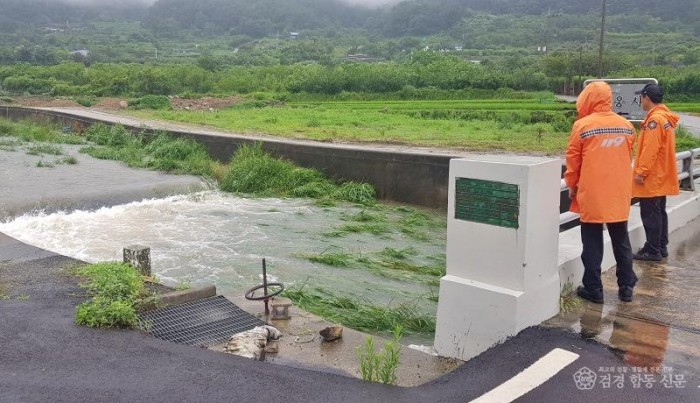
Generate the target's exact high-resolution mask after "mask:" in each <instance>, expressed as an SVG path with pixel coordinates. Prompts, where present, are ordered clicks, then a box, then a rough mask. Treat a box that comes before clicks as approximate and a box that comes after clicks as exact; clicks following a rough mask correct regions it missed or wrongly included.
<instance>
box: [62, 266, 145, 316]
mask: <svg viewBox="0 0 700 403" xmlns="http://www.w3.org/2000/svg"><path fill="white" fill-rule="evenodd" d="M77 275H78V276H81V277H83V278H85V281H84V282H82V283H81V284H80V286H81V287H82V288H84V289H85V290H86V291H87V293H88V294H89V295H90V296H91V298H90V299H89V300H88V301H86V302H83V303H82V304H80V305H78V307H77V308H76V315H75V323H77V324H79V325H85V326H90V327H133V326H135V325H136V324H137V322H138V317H137V315H136V309H137V307H138V305H139V304H140V303H141V301H142V300H143V299H144V298H145V297H146V291H145V286H144V284H143V280H142V279H141V276H140V275H139V274H138V272H137V271H136V269H134V268H133V267H131V266H130V265H128V264H125V263H119V262H105V263H97V264H92V265H89V266H84V267H82V268H80V269H78V271H77Z"/></svg>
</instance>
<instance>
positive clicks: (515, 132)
mask: <svg viewBox="0 0 700 403" xmlns="http://www.w3.org/2000/svg"><path fill="white" fill-rule="evenodd" d="M131 113H133V114H135V115H138V116H140V117H144V118H152V119H164V120H170V121H177V122H185V123H193V124H200V125H206V126H210V127H214V128H218V129H222V130H225V131H230V132H234V133H240V134H269V135H275V136H281V137H286V138H295V139H309V140H316V141H336V142H360V143H391V144H406V145H413V146H423V147H436V148H451V149H460V150H470V151H506V152H526V153H536V154H550V155H553V154H560V153H561V152H562V151H563V150H564V147H565V146H566V142H567V140H568V136H569V130H570V129H571V123H572V122H573V118H574V115H575V112H574V106H573V105H571V104H566V103H560V102H555V101H554V100H553V99H542V100H540V99H526V100H463V101H459V100H448V101H324V102H316V101H313V102H287V103H281V102H280V103H267V102H263V101H251V102H250V103H242V104H239V105H236V106H233V107H230V108H227V109H224V110H218V111H213V112H209V111H208V112H202V111H182V110H178V111H175V110H155V111H154V110H148V111H133V112H131Z"/></svg>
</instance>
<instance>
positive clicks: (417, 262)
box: [0, 191, 445, 314]
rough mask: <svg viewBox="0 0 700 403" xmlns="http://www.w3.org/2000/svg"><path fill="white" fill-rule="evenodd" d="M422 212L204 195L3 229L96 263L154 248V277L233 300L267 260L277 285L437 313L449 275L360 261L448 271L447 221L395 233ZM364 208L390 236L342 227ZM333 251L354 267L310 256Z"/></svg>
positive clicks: (34, 218)
mask: <svg viewBox="0 0 700 403" xmlns="http://www.w3.org/2000/svg"><path fill="white" fill-rule="evenodd" d="M416 211H417V212H418V213H419V214H424V213H422V212H421V211H420V210H416V209H406V208H402V207H398V206H386V205H384V206H382V207H380V208H379V209H377V208H373V207H369V208H367V207H362V206H356V205H338V206H334V207H320V206H317V205H315V204H314V202H313V201H312V200H305V199H272V198H269V199H268V198H243V197H237V196H233V195H230V194H226V193H223V192H219V191H204V192H198V193H193V194H189V195H182V196H173V197H168V198H164V199H152V200H144V201H140V202H134V203H129V204H124V205H119V206H114V207H109V208H101V209H98V210H95V211H74V212H70V213H63V212H58V213H53V214H43V213H30V214H26V215H23V216H21V217H17V218H15V219H12V220H11V221H6V222H3V223H0V231H2V232H4V233H6V234H8V235H10V236H13V237H15V238H17V239H20V240H21V241H23V242H26V243H28V244H31V245H34V246H38V247H41V248H44V249H47V250H50V251H53V252H57V253H60V254H63V255H66V256H70V257H74V258H77V259H81V260H84V261H87V262H99V261H106V260H121V258H122V248H123V247H125V246H128V245H133V244H139V245H146V246H149V247H150V248H151V257H152V262H153V263H152V265H153V272H154V274H155V275H156V276H157V277H158V278H159V279H161V280H162V281H163V282H164V283H166V284H170V285H177V284H183V283H184V284H190V285H195V284H199V283H215V284H216V286H217V288H218V290H219V293H223V294H234V295H243V294H244V292H245V290H247V289H249V288H250V287H252V286H255V285H258V284H260V283H261V279H262V265H261V261H262V259H263V258H266V262H267V273H268V278H269V280H271V281H281V282H283V283H284V284H285V286H286V287H288V288H289V287H292V286H295V285H296V286H298V285H301V284H305V287H320V288H322V289H326V290H330V291H332V292H333V293H334V294H337V295H347V296H352V297H355V298H359V299H363V300H367V301H370V302H372V303H375V304H398V303H402V302H411V301H418V304H417V306H418V307H419V308H420V310H422V311H424V312H425V313H428V314H435V311H436V307H437V304H436V302H435V299H436V298H435V297H436V296H437V295H438V279H439V276H436V275H425V274H422V273H411V272H408V271H406V272H402V271H400V270H396V269H395V268H386V269H382V270H379V271H378V270H377V269H376V266H375V269H374V270H370V269H368V267H364V266H363V264H362V263H358V260H359V261H360V262H361V261H363V259H364V260H367V259H369V260H373V261H382V259H383V257H382V256H384V257H385V256H386V252H387V251H405V252H406V251H407V252H409V253H407V254H406V256H404V257H402V258H401V259H403V260H405V261H406V262H407V263H409V264H410V265H411V266H412V267H413V266H431V267H439V266H440V265H442V267H444V257H445V227H444V219H441V218H438V219H437V222H438V223H439V225H429V226H423V227H418V228H416V231H417V232H419V234H418V235H420V236H419V237H418V238H420V239H417V238H416V236H415V234H414V235H413V236H409V235H406V234H405V233H404V232H401V231H400V230H399V229H398V228H395V227H394V225H393V223H397V222H401V220H402V219H405V218H406V216H407V215H409V214H415V212H416ZM362 212H369V213H370V214H372V215H374V214H376V215H378V216H381V217H383V218H382V219H383V220H384V222H386V223H388V227H389V230H388V231H384V232H382V233H379V234H372V233H369V232H348V231H340V229H342V228H343V226H347V225H352V224H353V217H355V216H357V215H358V214H361V213H362ZM430 214H432V215H433V219H434V217H435V216H436V215H435V214H434V213H430ZM370 224H371V223H370ZM329 254H343V255H346V256H350V257H351V258H352V259H351V260H352V263H351V264H348V265H346V266H338V267H335V266H330V265H326V264H322V263H314V262H312V261H310V260H309V259H308V257H309V256H325V255H329Z"/></svg>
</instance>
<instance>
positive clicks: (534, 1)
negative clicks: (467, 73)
mask: <svg viewBox="0 0 700 403" xmlns="http://www.w3.org/2000/svg"><path fill="white" fill-rule="evenodd" d="M68 1H70V3H68ZM85 1H87V0H80V1H78V0H0V10H2V12H0V65H2V64H4V65H13V64H18V63H27V64H30V65H40V66H50V65H57V64H61V63H65V62H78V63H82V64H84V65H85V66H86V67H89V66H92V65H96V64H103V63H139V64H144V65H152V66H166V65H183V64H184V65H190V66H191V65H195V66H197V67H198V68H199V69H201V71H205V72H221V71H226V70H227V69H229V68H231V67H235V66H244V67H270V66H278V65H282V66H292V65H304V66H306V65H313V66H317V65H318V66H323V67H324V68H327V69H329V71H339V70H338V69H335V68H336V67H337V66H341V65H344V64H348V63H358V62H361V63H395V64H397V65H403V64H413V65H415V64H416V63H418V64H421V63H424V62H425V60H430V63H431V65H433V66H437V65H438V64H442V65H449V66H453V64H454V67H455V68H460V69H462V70H464V67H463V65H464V63H470V64H478V65H480V66H481V67H479V68H478V69H477V70H479V71H480V72H479V74H482V75H483V76H488V77H490V76H491V75H493V74H495V75H496V76H497V77H496V78H495V80H496V81H495V82H494V83H492V84H489V86H495V87H499V86H506V87H508V88H512V89H523V90H540V89H544V88H547V89H551V90H555V91H559V92H571V91H573V90H574V89H575V88H578V87H580V83H581V82H582V81H583V80H585V79H586V78H588V77H595V76H597V75H599V74H600V73H601V69H600V67H601V66H600V64H599V63H600V62H601V60H600V59H599V55H598V50H599V38H600V27H601V10H602V4H603V0H592V1H581V0H406V1H401V2H399V3H397V4H395V5H387V6H383V7H379V8H368V7H361V6H358V5H351V4H350V3H349V2H348V1H343V0H198V1H193V0H157V1H155V2H151V1H149V0H122V1H119V2H108V1H106V0H105V1H101V0H91V1H87V3H85ZM77 4H83V6H78V5H77ZM148 4H150V6H148ZM606 4H607V8H606V24H605V27H606V30H605V32H606V33H605V46H604V57H603V60H602V73H603V75H607V76H629V75H634V76H654V77H658V78H660V79H662V80H667V81H668V82H669V83H670V82H675V83H676V84H674V85H676V86H677V88H679V89H683V88H686V87H688V85H686V84H684V83H686V82H692V83H696V82H697V81H698V80H700V78H698V73H697V72H698V71H700V24H699V23H698V21H700V1H698V0H666V1H664V2H654V3H645V4H641V3H640V2H638V1H632V0H606ZM430 52H434V53H436V54H438V53H439V54H440V55H441V56H440V55H432V56H430V55H425V54H424V53H430ZM448 56H449V57H448ZM426 58H427V59H426ZM403 68H404V67H401V68H399V69H398V70H396V71H403V70H402V69H403ZM450 68H452V67H450ZM334 69H335V70H334ZM19 70H20V71H25V70H22V69H19ZM301 70H303V69H299V70H298V71H301ZM307 70H309V69H307ZM389 70H391V69H389ZM408 70H410V68H409V69H408ZM8 71H9V70H8ZM13 71H14V70H13ZM392 71H393V70H392ZM455 71H457V70H455ZM7 74H10V75H12V74H11V73H7ZM455 74H456V73H455ZM456 76H458V74H457V75H456ZM456 76H455V77H456ZM25 78H27V79H28V78H29V77H7V78H6V82H5V83H4V84H3V83H0V91H2V89H3V88H2V87H3V86H4V88H5V89H7V88H12V89H13V91H22V90H24V91H27V92H36V91H38V90H37V88H42V89H43V88H53V89H52V90H51V91H54V92H56V91H58V92H61V91H65V89H63V90H60V91H59V90H58V89H57V87H56V85H54V84H51V83H41V84H40V85H37V83H36V82H35V81H32V80H29V81H28V80H26V79H25ZM42 79H43V78H42ZM7 80H9V81H7ZM331 81H333V83H334V84H333V85H331V86H330V87H333V88H335V87H336V84H335V82H336V81H335V78H333V79H332V80H331ZM458 81H459V80H458ZM398 82H402V83H408V84H405V85H409V86H417V87H418V88H420V86H422V85H423V84H421V83H420V80H418V81H416V80H414V78H410V79H408V80H405V81H395V82H394V83H393V84H388V83H378V88H383V87H386V88H393V87H394V84H395V83H398ZM10 84H12V85H10ZM71 85H74V84H71ZM402 85H403V84H402ZM118 87H119V86H118ZM281 87H284V86H281ZM349 88H350V87H348V88H345V86H342V85H341V86H339V87H338V89H339V90H340V91H344V90H348V89H349ZM693 88H694V87H693ZM71 91H73V90H71ZM324 91H325V90H324ZM334 91H335V90H334ZM69 92H70V91H69ZM683 92H684V93H687V94H689V96H691V97H695V96H694V95H693V94H694V93H693V90H692V89H687V90H684V91H683Z"/></svg>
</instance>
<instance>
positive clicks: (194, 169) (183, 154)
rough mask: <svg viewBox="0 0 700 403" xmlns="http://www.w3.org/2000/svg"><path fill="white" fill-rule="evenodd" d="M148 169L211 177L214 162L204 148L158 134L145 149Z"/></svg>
mask: <svg viewBox="0 0 700 403" xmlns="http://www.w3.org/2000/svg"><path fill="white" fill-rule="evenodd" d="M145 151H146V154H147V155H148V156H149V157H150V159H149V161H148V162H147V163H146V166H147V167H149V168H153V169H157V170H161V171H169V172H175V173H188V174H193V175H206V176H211V175H212V173H213V166H214V164H215V162H214V160H213V159H212V158H211V157H210V156H209V153H208V152H207V150H206V149H205V148H204V146H203V145H202V144H200V143H197V142H196V141H194V140H192V139H188V138H173V137H170V136H168V135H166V134H163V133H161V134H159V135H158V136H157V137H156V138H155V139H154V140H153V141H151V142H150V143H148V145H147V146H146V148H145Z"/></svg>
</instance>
